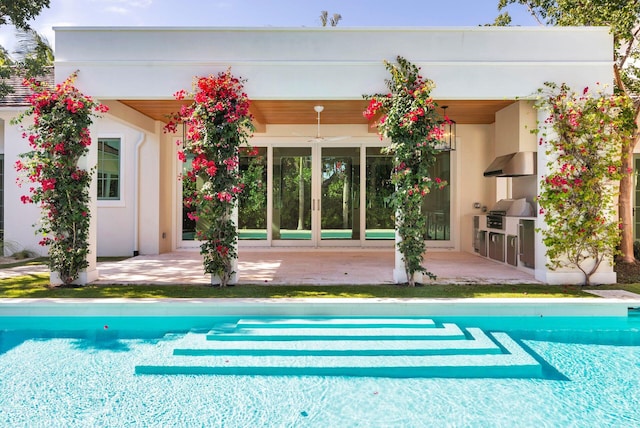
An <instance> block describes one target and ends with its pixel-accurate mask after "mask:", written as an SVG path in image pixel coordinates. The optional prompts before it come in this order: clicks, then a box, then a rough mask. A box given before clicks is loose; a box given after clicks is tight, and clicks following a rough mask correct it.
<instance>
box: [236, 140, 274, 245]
mask: <svg viewBox="0 0 640 428" xmlns="http://www.w3.org/2000/svg"><path fill="white" fill-rule="evenodd" d="M239 168H240V176H241V180H242V184H243V186H244V188H243V190H242V193H240V195H239V197H238V238H239V239H240V240H254V241H265V240H266V239H267V148H266V147H254V148H253V149H252V150H250V151H249V150H247V149H241V150H240V166H239Z"/></svg>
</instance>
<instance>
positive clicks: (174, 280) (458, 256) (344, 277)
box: [96, 248, 539, 285]
mask: <svg viewBox="0 0 640 428" xmlns="http://www.w3.org/2000/svg"><path fill="white" fill-rule="evenodd" d="M425 266H426V267H427V268H428V269H429V270H430V271H431V272H433V273H435V274H436V275H437V277H438V278H437V280H436V281H435V283H439V284H444V283H448V284H492V283H493V284H522V283H538V282H539V281H536V280H535V278H534V277H533V275H531V274H528V273H526V272H523V271H520V270H517V269H514V268H511V267H508V266H506V265H504V264H499V263H496V262H493V261H491V260H488V259H485V258H482V257H479V256H476V255H474V254H470V253H465V252H454V251H437V252H436V251H430V252H427V255H426V258H425ZM393 267H394V253H393V250H392V249H390V248H388V249H367V250H363V249H361V248H358V249H345V248H342V249H308V250H306V249H300V248H295V249H293V248H292V249H241V250H240V252H239V261H238V273H239V278H238V283H239V284H261V283H262V284H265V285H268V284H273V285H288V284H292V285H293V284H306V285H338V284H393ZM98 271H99V275H100V277H99V279H98V281H97V282H96V284H167V285H169V284H208V283H209V278H208V277H207V276H205V275H204V274H203V272H202V261H201V257H200V255H199V253H198V252H197V251H196V250H180V251H175V252H171V253H164V254H159V255H151V256H137V257H133V258H130V259H127V260H123V261H119V262H103V263H99V265H98Z"/></svg>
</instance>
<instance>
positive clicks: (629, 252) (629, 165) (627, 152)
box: [618, 140, 636, 263]
mask: <svg viewBox="0 0 640 428" xmlns="http://www.w3.org/2000/svg"><path fill="white" fill-rule="evenodd" d="M635 142H636V140H629V142H627V143H625V145H624V146H623V148H622V170H623V172H624V173H623V176H622V179H621V180H620V196H619V199H618V216H619V219H620V225H621V228H622V239H621V240H620V252H621V261H622V262H623V263H633V262H634V261H635V257H634V255H633V190H634V189H633V149H634V146H635Z"/></svg>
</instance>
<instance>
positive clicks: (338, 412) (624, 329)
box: [0, 315, 640, 427]
mask: <svg viewBox="0 0 640 428" xmlns="http://www.w3.org/2000/svg"><path fill="white" fill-rule="evenodd" d="M252 319H253V320H256V319H255V318H252ZM358 320H359V324H358V325H356V326H355V327H353V326H352V327H349V326H344V325H341V324H340V323H338V324H335V323H334V324H333V325H330V326H329V330H325V332H324V333H316V332H312V333H311V334H326V335H327V337H326V339H327V340H326V341H325V343H326V347H325V348H326V349H333V351H331V352H327V351H326V349H325V350H324V351H322V349H319V350H316V351H313V352H312V351H310V353H309V355H311V356H309V355H307V356H301V358H303V359H306V360H305V361H307V362H305V363H302V366H305V367H306V366H307V365H310V366H313V365H314V364H316V365H317V363H318V361H325V360H323V359H325V358H326V361H327V363H326V364H331V361H333V360H332V359H334V358H342V357H344V356H343V355H342V348H341V345H338V344H339V343H341V340H342V339H340V338H334V337H332V336H331V335H332V334H333V333H332V332H333V330H334V329H343V331H347V330H349V328H352V332H359V333H357V337H355V338H354V337H351V340H350V341H349V340H347V342H346V343H350V344H352V345H353V344H354V343H355V345H357V346H359V347H360V348H366V346H365V345H366V344H367V343H369V342H380V343H381V342H384V341H385V340H386V339H385V338H384V337H385V334H384V332H385V330H371V331H373V333H371V332H370V331H365V332H364V333H362V327H363V326H362V325H361V324H362V322H363V320H362V319H358ZM392 320H394V319H392ZM412 320H413V319H401V321H402V322H405V323H406V322H409V323H411V321H412ZM238 321H239V320H238V319H227V318H225V319H221V318H204V317H197V318H196V317H194V318H184V317H183V318H138V317H133V318H115V317H114V318H111V317H96V318H91V317H69V318H35V317H29V318H9V317H2V318H0V426H10V427H75V426H78V427H106V426H108V427H120V426H123V427H124V426H126V427H130V426H162V427H168V426H194V427H195V426H198V427H200V426H224V427H261V426H267V427H271V426H274V427H298V426H301V427H403V426H404V427H432V426H465V427H476V426H477V427H489V426H518V427H523V426H524V427H528V426H531V427H533V426H536V427H539V426H554V427H565V426H567V427H569V426H580V427H583V426H593V427H608V426H611V427H614V426H615V427H620V426H640V317H638V316H635V315H632V316H629V317H628V318H605V319H586V318H500V317H490V318H476V317H474V318H446V319H444V318H442V319H441V318H433V321H434V325H433V327H432V328H433V331H436V330H438V329H443V328H444V327H445V326H446V325H455V326H457V327H456V328H459V329H460V330H461V331H462V332H463V334H464V337H462V338H456V337H453V336H450V335H449V333H446V336H442V337H440V338H435V339H434V338H431V339H430V340H434V341H439V342H441V343H443V344H445V345H444V346H445V348H446V347H449V348H446V349H445V352H444V353H443V354H442V355H437V354H438V352H440V351H433V353H435V355H432V354H431V351H430V354H429V355H426V356H425V357H424V358H426V359H427V360H428V361H435V363H434V364H445V365H446V364H451V362H452V361H458V359H460V358H462V359H464V358H466V357H465V355H468V357H469V361H471V360H472V359H473V358H475V357H478V355H477V353H478V352H477V351H469V350H466V351H465V350H462V351H461V350H460V349H459V348H461V347H460V346H458V345H459V344H460V343H462V341H469V343H470V342H472V340H471V339H473V337H471V336H472V335H471V334H470V333H469V332H472V333H473V332H474V331H475V330H474V329H481V330H482V331H483V332H486V334H487V337H489V338H490V339H491V342H492V343H493V344H495V345H497V347H498V348H500V349H499V350H498V351H499V352H501V353H505V349H504V346H503V344H501V342H500V341H499V338H500V337H501V336H500V334H506V335H508V337H509V338H511V339H512V340H513V341H514V342H515V343H517V345H518V346H519V347H521V348H522V349H524V350H525V351H526V354H527V355H529V356H530V358H532V359H534V360H535V362H537V363H539V365H540V370H539V371H538V372H535V373H534V374H535V376H520V377H511V376H510V373H511V372H510V370H512V367H511V366H509V365H507V367H505V369H504V371H502V370H496V371H494V372H492V373H491V375H490V377H482V376H481V374H478V372H479V371H482V370H483V369H482V368H481V367H480V368H478V367H472V368H471V369H469V370H468V371H462V372H461V373H462V374H464V373H468V374H470V375H471V376H464V377H453V378H448V377H433V376H431V377H406V376H407V373H408V374H409V375H410V373H411V371H410V370H411V368H407V366H406V364H407V361H412V360H411V359H412V358H422V357H416V356H415V355H409V356H407V355H406V353H405V352H403V351H400V352H399V354H401V355H400V356H396V355H394V353H395V351H389V354H390V355H387V356H385V357H383V358H382V360H388V361H389V362H391V361H394V359H395V358H396V357H397V358H401V359H404V360H401V364H400V365H401V366H402V367H404V369H406V370H405V371H400V372H398V371H396V372H392V373H395V374H398V376H397V377H384V376H379V375H376V376H367V375H366V373H365V374H364V375H363V373H360V372H358V367H362V366H364V365H366V364H368V362H369V361H373V360H368V359H367V358H369V357H370V356H369V355H367V353H368V352H369V351H366V352H364V353H363V352H362V351H359V353H356V355H355V356H352V357H345V358H349V361H354V360H355V361H356V363H354V367H355V368H354V369H353V372H352V375H351V376H344V375H317V374H312V375H287V373H288V371H287V368H286V367H285V368H280V369H278V370H275V371H274V370H271V371H266V372H265V373H266V374H261V375H258V374H254V375H237V374H233V372H232V371H231V372H230V373H227V374H148V373H145V372H144V370H141V367H156V368H157V367H161V368H160V369H158V370H160V371H162V370H164V369H162V367H164V364H175V361H176V360H177V361H179V364H183V365H184V364H185V363H184V362H185V361H186V362H187V363H188V364H186V365H185V366H186V367H188V368H189V370H194V369H193V367H196V368H202V367H207V364H211V365H213V366H215V365H216V364H217V365H225V364H227V363H229V364H231V365H233V364H236V362H237V361H244V362H246V360H247V359H249V360H251V359H252V358H258V359H260V360H259V363H257V364H256V365H257V366H258V367H262V368H264V366H266V365H269V364H271V363H274V362H276V363H277V361H282V360H283V359H295V358H296V357H295V355H294V356H292V354H295V353H296V352H297V351H296V352H293V351H292V350H295V349H297V347H298V344H299V343H300V341H293V340H288V339H286V338H280V339H278V340H277V341H276V342H278V343H280V344H284V345H283V346H281V349H282V350H284V351H282V350H281V351H277V352H274V351H273V349H271V350H270V351H261V352H259V353H257V354H256V355H249V356H246V355H234V354H232V353H228V352H226V351H225V352H223V353H221V354H215V355H208V354H206V352H209V351H206V352H205V351H202V350H201V349H204V348H198V349H199V352H200V353H203V352H204V353H205V354H206V355H195V354H198V353H197V352H193V351H189V352H191V353H190V354H189V355H188V356H180V355H177V356H176V355H173V353H172V351H173V352H175V350H176V349H184V345H185V343H189V344H190V346H192V345H193V344H195V343H198V346H202V347H206V350H210V348H211V347H212V346H217V345H216V343H223V342H224V343H227V344H228V342H229V340H231V339H229V337H227V336H234V335H236V334H237V333H238V332H239V333H241V335H244V333H247V332H248V333H251V332H254V331H255V330H257V329H258V327H256V326H253V327H246V328H244V329H240V330H241V331H239V330H238V329H237V328H234V325H237V323H238ZM282 321H284V323H285V328H291V320H288V319H283V320H274V319H263V320H257V322H264V323H265V325H266V326H267V328H273V327H274V326H275V327H276V328H279V327H278V326H279V325H280V324H279V323H280V322H282ZM316 321H318V319H314V318H309V319H306V320H301V321H300V322H302V323H303V325H298V326H293V328H299V329H302V330H305V331H306V330H309V328H307V327H309V326H308V325H306V324H304V323H308V322H311V323H314V322H316ZM320 321H323V322H327V321H329V322H330V323H331V322H334V321H331V320H326V319H320ZM365 321H366V320H365ZM376 322H379V320H376ZM418 322H424V321H423V320H421V321H418V320H417V319H416V323H414V324H417V323H418ZM287 323H288V325H287ZM214 327H215V328H214ZM325 327H326V326H324V327H323V328H325ZM364 327H365V328H367V327H366V326H364ZM422 327H424V330H426V329H428V328H429V326H427V325H424V326H422ZM422 327H420V326H416V325H413V326H408V328H407V330H409V331H410V334H411V337H412V338H410V339H408V340H406V341H404V339H402V338H399V339H398V338H396V339H398V340H403V341H404V342H410V341H411V340H418V338H417V337H414V336H419V334H418V331H422V330H423V328H422ZM311 328H312V329H313V328H316V327H315V326H311ZM392 328H394V329H395V328H397V326H392ZM411 329H414V330H411ZM302 330H300V331H302ZM327 331H328V333H326V332H327ZM211 332H213V333H214V335H215V334H219V335H221V337H213V338H211V337H209V338H207V335H211V334H212V333H211ZM386 332H387V333H389V332H392V331H391V330H386ZM392 333H393V334H396V333H397V332H396V331H395V330H394V331H393V332H392ZM349 334H351V333H345V335H347V336H348V335H349ZM354 334H356V333H354ZM398 334H399V335H401V334H402V333H398ZM425 334H430V333H429V332H427V333H425ZM439 334H443V333H439ZM369 335H372V336H371V337H368V336H369ZM285 336H286V334H285ZM365 336H366V337H365ZM221 338H222V340H219V339H221ZM235 339H238V340H239V342H234V343H235V344H233V346H231V347H232V348H233V349H239V348H240V347H241V346H249V347H251V345H250V344H249V345H246V343H247V342H249V343H256V344H259V343H262V342H265V341H266V340H264V338H260V339H258V340H248V339H247V338H246V337H245V336H243V337H239V338H237V337H235V336H234V338H233V340H235ZM405 339H406V338H405ZM394 340H395V339H394ZM456 340H457V341H458V342H455V341H456ZM303 341H304V339H303ZM308 341H309V342H314V343H316V344H317V342H320V347H322V340H320V341H318V340H317V338H314V339H313V340H308ZM359 341H360V342H359ZM356 342H357V343H356ZM452 342H455V344H456V346H454V347H453V348H451V347H450V346H451V343H452ZM479 342H481V341H479ZM243 343H244V344H243ZM416 343H418V342H416ZM260 346H263V347H269V345H268V344H265V343H262V345H260ZM305 346H306V345H305ZM320 351H322V352H320ZM189 352H187V353H189ZM303 353H304V352H303ZM327 353H329V354H330V355H324V354H327ZM336 353H337V354H336ZM490 354H491V355H492V356H495V352H494V351H491V352H490ZM371 358H378V357H371ZM438 358H439V359H438ZM492 358H493V357H492ZM527 358H529V357H527ZM378 359H380V358H378ZM192 360H193V362H192V363H190V362H191V361H192ZM438 361H439V362H438ZM442 361H445V363H443V362H442ZM360 362H362V364H360ZM447 362H448V363H447ZM529 362H530V359H529V360H527V359H525V363H527V364H528V363H529ZM294 364H295V363H294ZM324 364H325V363H324V362H323V363H321V364H320V365H324ZM509 364H511V363H509ZM171 367H173V366H171ZM178 371H179V370H178ZM454 371H455V370H454ZM205 372H206V370H205ZM296 373H297V372H296ZM311 373H314V372H313V371H311ZM380 373H384V372H380ZM425 373H426V375H428V374H429V373H432V372H429V371H426V372H420V371H417V374H418V375H421V374H422V375H424V374H425ZM436 373H437V372H436ZM514 373H521V372H519V371H516V372H514ZM536 373H537V374H536ZM378 374H379V373H378ZM503 374H504V376H506V377H503V376H502V375H503Z"/></svg>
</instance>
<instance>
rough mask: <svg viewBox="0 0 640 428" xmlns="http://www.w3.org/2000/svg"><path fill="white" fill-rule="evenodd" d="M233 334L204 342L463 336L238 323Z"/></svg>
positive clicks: (216, 334)
mask: <svg viewBox="0 0 640 428" xmlns="http://www.w3.org/2000/svg"><path fill="white" fill-rule="evenodd" d="M238 325H239V327H238V328H237V329H236V330H235V331H233V332H228V331H226V330H222V331H217V330H212V331H211V332H209V334H207V340H215V341H244V340H248V341H262V340H268V341H275V340H281V341H298V340H342V339H350V340H371V338H375V339H376V340H393V339H401V340H428V339H449V340H455V339H458V340H464V339H465V335H464V333H463V332H462V330H460V328H459V327H458V326H457V325H455V324H443V325H442V327H441V328H438V327H426V328H424V327H379V328H370V327H360V326H351V327H349V328H347V327H333V326H332V327H325V328H321V327H313V328H305V327H287V326H273V325H265V326H263V327H255V328H245V327H242V326H241V325H242V324H241V323H238Z"/></svg>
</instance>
